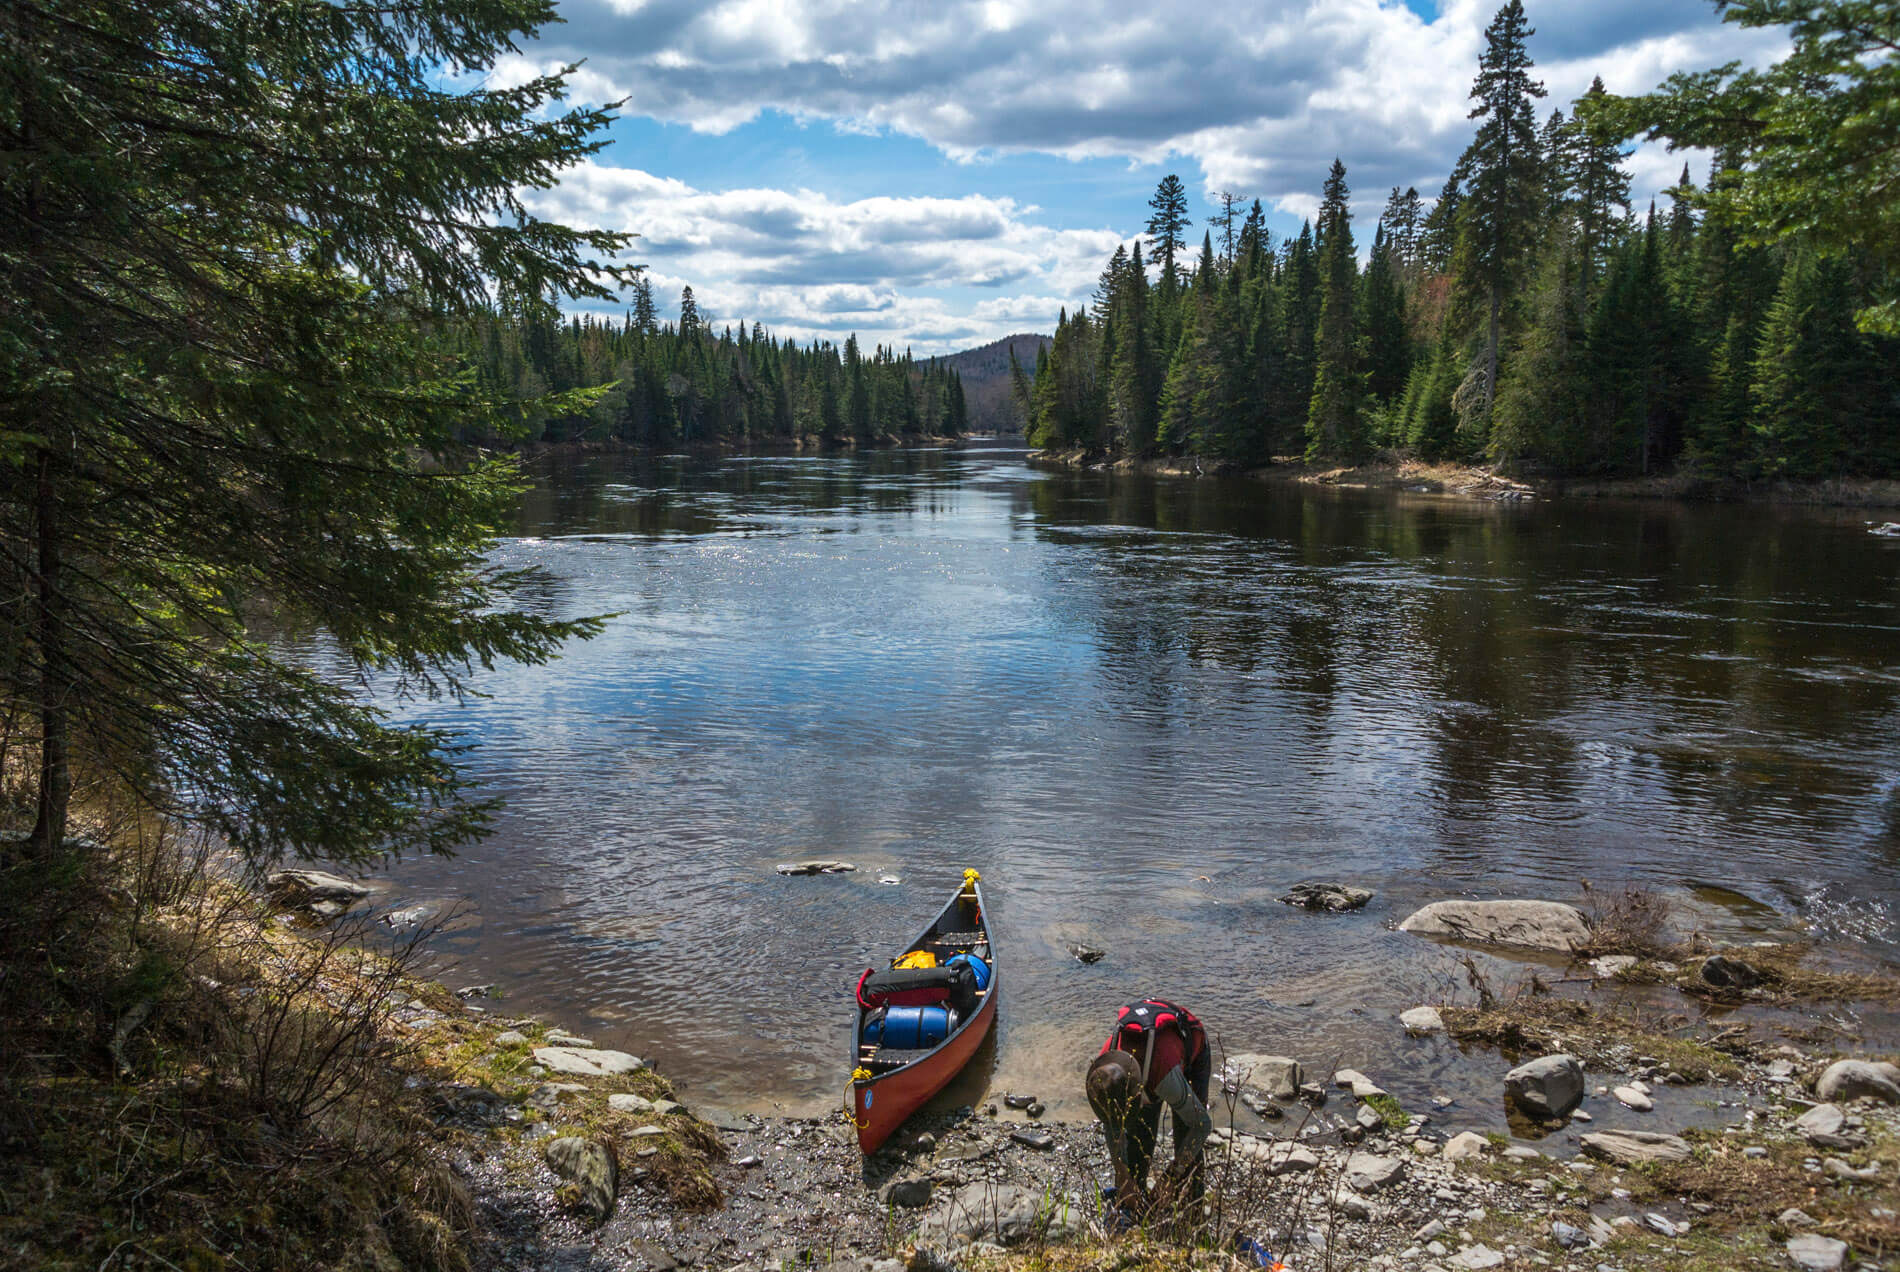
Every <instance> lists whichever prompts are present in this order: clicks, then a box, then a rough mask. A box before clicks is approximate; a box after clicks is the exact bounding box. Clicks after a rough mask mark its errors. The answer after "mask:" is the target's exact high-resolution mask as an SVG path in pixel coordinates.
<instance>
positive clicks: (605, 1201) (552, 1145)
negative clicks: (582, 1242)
mask: <svg viewBox="0 0 1900 1272" xmlns="http://www.w3.org/2000/svg"><path fill="white" fill-rule="evenodd" d="M543 1151H544V1152H545V1153H546V1154H547V1159H548V1167H549V1168H550V1169H551V1170H553V1171H554V1173H555V1174H557V1175H559V1176H561V1178H563V1179H566V1180H569V1181H571V1182H572V1183H573V1185H574V1187H575V1189H576V1191H577V1193H578V1200H579V1202H580V1205H581V1208H582V1209H584V1210H586V1211H587V1212H588V1213H589V1214H591V1215H593V1216H594V1217H595V1218H596V1219H605V1218H606V1217H607V1216H608V1215H610V1214H612V1213H613V1212H614V1202H615V1201H616V1200H617V1199H618V1198H619V1196H620V1160H619V1158H617V1157H616V1156H615V1155H614V1149H613V1145H611V1144H607V1143H603V1142H601V1141H600V1140H591V1139H582V1138H581V1137H580V1136H578V1135H562V1136H560V1137H558V1138H556V1139H551V1140H549V1141H548V1146H547V1148H546V1149H545V1150H543Z"/></svg>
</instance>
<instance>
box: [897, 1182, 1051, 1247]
mask: <svg viewBox="0 0 1900 1272" xmlns="http://www.w3.org/2000/svg"><path fill="white" fill-rule="evenodd" d="M1087 1222H1088V1220H1087V1216H1086V1214H1085V1212H1084V1211H1083V1208H1082V1206H1081V1204H1080V1203H1078V1202H1077V1201H1076V1200H1075V1199H1074V1198H1072V1197H1065V1196H1062V1195H1060V1194H1052V1193H1050V1192H1049V1191H1047V1190H1045V1189H1040V1188H1023V1187H1018V1186H1017V1185H1015V1184H991V1183H975V1184H966V1185H965V1186H964V1187H962V1188H959V1189H957V1190H956V1192H954V1193H952V1194H950V1195H949V1196H948V1197H945V1198H944V1199H943V1200H942V1201H940V1202H938V1203H937V1205H936V1207H935V1208H934V1209H933V1210H931V1212H930V1214H929V1215H927V1216H925V1218H924V1221H923V1224H922V1225H921V1226H920V1227H919V1229H918V1234H917V1236H918V1240H919V1242H920V1243H924V1242H927V1243H930V1244H935V1245H944V1246H960V1245H968V1244H970V1243H971V1242H973V1241H994V1242H996V1243H997V1244H999V1245H1016V1244H1018V1243H1020V1242H1023V1241H1028V1240H1031V1239H1039V1238H1043V1237H1055V1236H1066V1235H1070V1234H1073V1233H1078V1232H1081V1231H1082V1230H1083V1229H1084V1227H1086V1225H1087Z"/></svg>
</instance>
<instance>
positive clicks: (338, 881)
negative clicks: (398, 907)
mask: <svg viewBox="0 0 1900 1272" xmlns="http://www.w3.org/2000/svg"><path fill="white" fill-rule="evenodd" d="M264 886H265V888H267V889H268V890H269V891H270V894H271V896H272V898H273V899H275V900H276V901H277V903H278V904H279V905H287V906H294V907H304V908H309V909H315V908H317V907H319V906H322V907H324V909H323V913H324V916H325V917H326V918H333V917H335V916H336V915H338V914H341V913H343V911H345V910H347V909H349V908H350V907H351V906H352V905H355V904H356V903H357V902H358V901H361V900H362V899H363V898H364V897H366V896H368V895H369V889H368V888H366V887H364V886H363V885H362V884H360V883H356V882H354V881H352V880H349V879H345V878H343V877H342V876H341V875H333V874H329V873H327V872H325V871H322V870H273V871H272V872H271V873H270V874H269V875H268V876H266V877H265V879H264Z"/></svg>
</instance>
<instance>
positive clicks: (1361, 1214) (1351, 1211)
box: [1333, 1187, 1373, 1220]
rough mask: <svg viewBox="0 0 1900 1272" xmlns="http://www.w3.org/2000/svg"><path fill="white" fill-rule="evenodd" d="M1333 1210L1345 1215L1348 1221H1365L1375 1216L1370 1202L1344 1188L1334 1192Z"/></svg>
mask: <svg viewBox="0 0 1900 1272" xmlns="http://www.w3.org/2000/svg"><path fill="white" fill-rule="evenodd" d="M1333 1209H1334V1210H1337V1211H1338V1212H1339V1213H1340V1214H1342V1215H1345V1216H1346V1217H1347V1218H1348V1219H1360V1220H1365V1219H1370V1218H1372V1214H1373V1208H1372V1203H1371V1202H1370V1201H1367V1200H1366V1199H1365V1198H1364V1197H1361V1196H1360V1195H1359V1194H1358V1193H1356V1192H1354V1191H1353V1190H1352V1189H1350V1188H1344V1187H1342V1188H1336V1189H1334V1190H1333Z"/></svg>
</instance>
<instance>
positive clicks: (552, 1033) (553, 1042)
mask: <svg viewBox="0 0 1900 1272" xmlns="http://www.w3.org/2000/svg"><path fill="white" fill-rule="evenodd" d="M547 1043H548V1046H550V1047H581V1048H583V1049H586V1048H591V1047H592V1046H593V1045H594V1040H593V1039H592V1038H583V1037H581V1036H580V1035H579V1034H571V1033H565V1032H563V1031H561V1030H559V1029H550V1030H548V1037H547Z"/></svg>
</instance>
